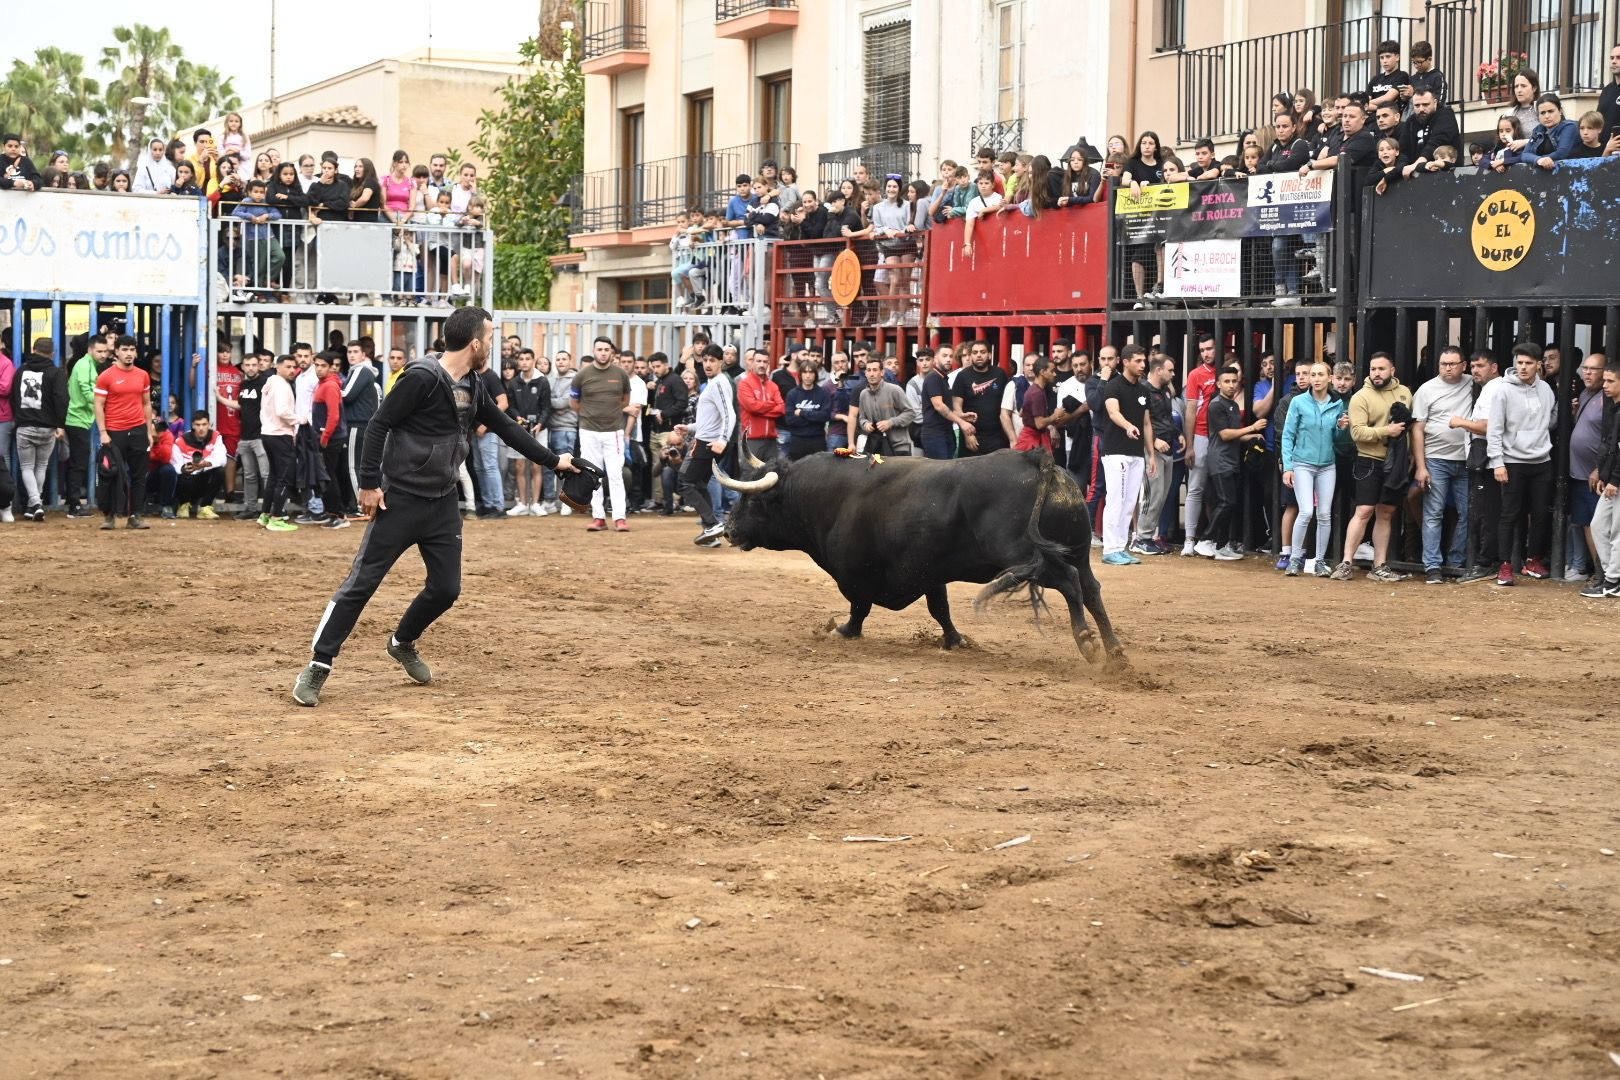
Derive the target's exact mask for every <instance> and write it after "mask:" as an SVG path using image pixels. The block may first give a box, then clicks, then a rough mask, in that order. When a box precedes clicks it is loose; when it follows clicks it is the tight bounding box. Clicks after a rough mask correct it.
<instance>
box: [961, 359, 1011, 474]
mask: <svg viewBox="0 0 1620 1080" xmlns="http://www.w3.org/2000/svg"><path fill="white" fill-rule="evenodd" d="M1009 381H1010V380H1009V379H1008V377H1007V373H1006V372H1005V371H1003V370H1002V369H1001V368H999V367H993V366H991V363H990V345H989V343H988V342H985V341H975V342H972V343H970V344H969V345H968V366H967V367H965V368H963V369H962V370H961V371H958V372H957V373H956V378H955V379H954V380H953V381H952V383H951V408H952V411H954V412H955V414H956V422H957V424H958V425H959V426H960V427H961V429H962V446H963V449H962V456H963V457H982V456H983V455H985V454H991V453H994V452H995V451H997V450H1005V449H1006V448H1007V433H1006V432H1005V431H1003V430H1002V428H1001V424H1000V423H999V419H1000V416H1001V396H1002V394H1003V393H1004V392H1005V391H1006V389H1007V383H1008V382H1009Z"/></svg>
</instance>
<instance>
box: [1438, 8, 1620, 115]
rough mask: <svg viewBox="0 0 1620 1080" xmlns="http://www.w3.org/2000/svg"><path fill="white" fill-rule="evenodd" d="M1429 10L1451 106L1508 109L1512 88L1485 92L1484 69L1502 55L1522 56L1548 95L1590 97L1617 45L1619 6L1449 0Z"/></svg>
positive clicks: (1603, 79)
mask: <svg viewBox="0 0 1620 1080" xmlns="http://www.w3.org/2000/svg"><path fill="white" fill-rule="evenodd" d="M1425 6H1426V8H1427V19H1428V35H1429V41H1431V42H1432V43H1433V44H1434V50H1435V57H1434V61H1435V66H1436V67H1438V68H1439V69H1440V70H1441V71H1443V72H1445V75H1446V80H1447V82H1448V84H1449V87H1450V96H1451V100H1452V102H1453V103H1458V102H1462V103H1466V102H1476V101H1487V102H1488V103H1490V104H1496V103H1511V101H1512V88H1511V86H1503V87H1502V88H1501V89H1500V91H1491V90H1488V89H1487V88H1483V87H1481V85H1480V74H1479V68H1480V65H1482V64H1485V63H1488V62H1490V61H1493V60H1496V59H1498V57H1499V56H1500V55H1501V54H1503V53H1523V54H1524V56H1525V58H1524V61H1523V63H1524V64H1525V66H1527V67H1530V68H1532V69H1534V70H1535V72H1536V74H1537V75H1538V76H1540V79H1541V89H1542V90H1544V91H1555V92H1558V93H1565V94H1567V93H1572V92H1581V91H1588V92H1590V91H1596V90H1599V89H1601V88H1602V87H1603V85H1604V84H1605V83H1607V82H1608V81H1609V72H1608V55H1609V49H1610V48H1611V47H1612V46H1613V44H1614V43H1615V41H1617V40H1620V37H1617V36H1616V35H1617V34H1620V0H1562V2H1559V3H1553V4H1551V5H1550V7H1549V6H1548V5H1526V4H1525V3H1524V2H1523V0H1445V2H1443V3H1432V2H1431V3H1428V4H1426V5H1425ZM1542 11H1547V12H1548V13H1547V14H1545V15H1542V14H1539V13H1540V12H1542Z"/></svg>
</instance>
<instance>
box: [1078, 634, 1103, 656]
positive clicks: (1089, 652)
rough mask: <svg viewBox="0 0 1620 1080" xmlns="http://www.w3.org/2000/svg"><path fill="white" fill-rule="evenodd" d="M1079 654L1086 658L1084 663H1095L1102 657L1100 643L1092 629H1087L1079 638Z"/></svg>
mask: <svg viewBox="0 0 1620 1080" xmlns="http://www.w3.org/2000/svg"><path fill="white" fill-rule="evenodd" d="M1079 645H1080V655H1081V656H1084V657H1085V658H1086V663H1088V664H1095V663H1097V662H1099V661H1100V660H1102V658H1103V648H1102V645H1101V644H1100V643H1099V642H1098V641H1097V635H1096V633H1095V632H1094V631H1091V630H1087V631H1086V632H1085V634H1084V635H1083V636H1081V638H1080V639H1079Z"/></svg>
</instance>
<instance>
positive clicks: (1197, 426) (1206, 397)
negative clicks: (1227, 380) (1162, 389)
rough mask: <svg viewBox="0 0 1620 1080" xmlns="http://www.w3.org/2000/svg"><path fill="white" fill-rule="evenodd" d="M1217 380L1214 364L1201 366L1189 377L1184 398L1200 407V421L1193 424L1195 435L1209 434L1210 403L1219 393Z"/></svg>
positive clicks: (1193, 370) (1194, 369)
mask: <svg viewBox="0 0 1620 1080" xmlns="http://www.w3.org/2000/svg"><path fill="white" fill-rule="evenodd" d="M1215 379H1216V373H1215V365H1213V364H1199V365H1198V366H1197V367H1195V368H1193V369H1192V373H1191V374H1189V375H1188V376H1187V390H1186V393H1185V394H1183V395H1182V396H1183V397H1185V398H1186V399H1187V400H1188V401H1191V402H1194V403H1196V404H1197V406H1198V419H1197V420H1196V421H1195V422H1194V423H1193V434H1194V435H1208V434H1209V403H1210V401H1211V400H1212V399H1213V398H1214V397H1215V395H1216V394H1217V393H1218V392H1219V391H1218V390H1217V388H1216V386H1215Z"/></svg>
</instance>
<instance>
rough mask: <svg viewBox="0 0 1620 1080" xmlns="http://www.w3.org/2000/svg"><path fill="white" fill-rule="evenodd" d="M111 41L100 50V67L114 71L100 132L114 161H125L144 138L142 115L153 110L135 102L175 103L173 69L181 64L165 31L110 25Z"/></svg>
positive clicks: (103, 106)
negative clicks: (154, 99)
mask: <svg viewBox="0 0 1620 1080" xmlns="http://www.w3.org/2000/svg"><path fill="white" fill-rule="evenodd" d="M112 36H113V41H114V42H115V43H116V44H113V45H109V46H107V47H106V48H104V49H102V50H101V66H102V67H103V68H105V69H106V70H108V71H111V72H113V73H114V77H113V81H112V82H111V83H109V84H108V86H107V93H106V96H105V98H104V99H103V101H102V109H101V115H102V118H103V120H104V121H105V124H104V126H102V127H101V134H102V136H103V137H104V138H106V139H107V140H108V144H109V147H108V148H109V149H110V150H111V151H112V158H113V160H114V161H117V162H126V161H128V160H129V147H131V146H135V147H139V146H141V144H142V142H143V141H144V137H145V135H146V113H147V110H148V109H149V108H150V107H151V106H149V105H147V104H146V103H145V102H144V101H137V100H136V99H137V98H158V99H162V100H164V101H171V102H172V101H173V100H174V93H175V88H176V80H175V68H176V67H177V66H179V64H180V62H181V60H182V58H183V57H182V53H181V50H180V46H178V45H176V44H175V43H174V40H173V39H172V38H171V37H170V36H169V30H168V28H167V27H151V26H146V25H145V24H143V23H136V24H135V25H134V26H115V27H113V32H112Z"/></svg>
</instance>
